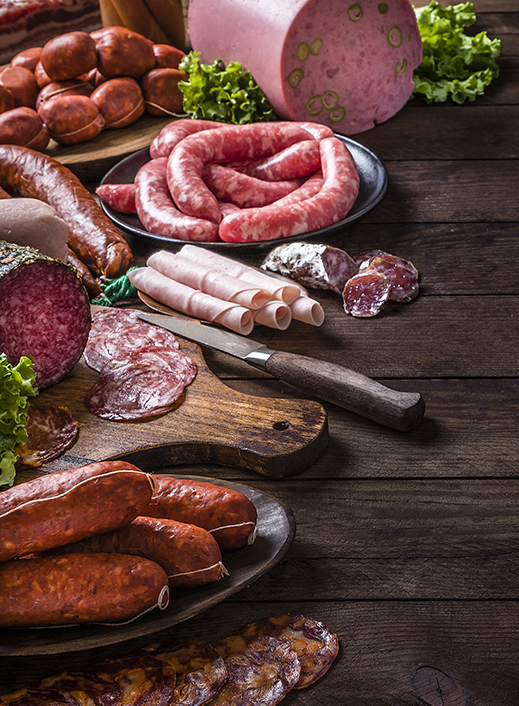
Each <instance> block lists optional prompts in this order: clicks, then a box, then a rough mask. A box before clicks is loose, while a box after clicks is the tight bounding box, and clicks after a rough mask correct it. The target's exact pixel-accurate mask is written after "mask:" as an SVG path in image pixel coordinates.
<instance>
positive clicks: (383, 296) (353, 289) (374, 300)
mask: <svg viewBox="0 0 519 706" xmlns="http://www.w3.org/2000/svg"><path fill="white" fill-rule="evenodd" d="M390 293H391V289H390V286H389V281H388V279H387V277H386V276H385V275H383V274H382V273H380V272H374V271H369V272H362V273H359V274H357V275H354V276H353V277H352V278H351V279H349V280H348V281H347V282H346V285H345V287H344V291H343V293H342V299H343V302H344V311H345V312H346V313H347V314H351V315H352V316H356V317H360V318H364V317H370V316H376V315H377V314H378V313H379V312H380V310H381V309H382V307H383V306H384V304H385V303H386V302H387V300H388V299H389V295H390Z"/></svg>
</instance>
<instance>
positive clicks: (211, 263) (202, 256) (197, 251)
mask: <svg viewBox="0 0 519 706" xmlns="http://www.w3.org/2000/svg"><path fill="white" fill-rule="evenodd" d="M180 254H181V255H182V257H185V258H187V259H188V260H191V261H194V262H197V263H200V264H203V265H206V266H207V267H211V268H213V269H214V270H217V271H218V272H223V273H225V274H227V275H230V276H231V277H237V278H238V279H241V280H244V281H246V282H249V283H251V284H256V285H257V286H259V287H261V288H262V289H265V290H267V292H270V294H271V296H272V298H273V299H279V300H281V301H283V302H285V304H290V302H292V301H294V299H297V297H299V296H300V294H301V289H300V287H299V286H298V285H297V284H295V283H294V282H290V281H289V280H285V281H282V280H280V279H278V278H275V277H271V276H270V275H268V274H266V273H264V272H261V271H260V270H256V269H255V268H254V267H249V266H248V265H244V264H242V263H241V262H238V261H237V260H233V259H231V258H228V257H224V256H223V255H217V254H216V253H213V252H209V251H208V250H205V249H204V248H197V247H196V246H194V245H184V246H183V247H182V248H181V249H180Z"/></svg>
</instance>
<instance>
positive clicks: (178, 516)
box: [143, 474, 257, 550]
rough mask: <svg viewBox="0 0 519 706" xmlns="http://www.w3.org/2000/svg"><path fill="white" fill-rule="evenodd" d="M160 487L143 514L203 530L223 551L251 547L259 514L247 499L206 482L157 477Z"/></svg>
mask: <svg viewBox="0 0 519 706" xmlns="http://www.w3.org/2000/svg"><path fill="white" fill-rule="evenodd" d="M154 478H155V480H156V482H157V487H156V489H155V490H154V491H153V495H152V497H151V501H150V503H149V505H148V507H147V508H146V509H145V510H144V512H143V514H144V515H146V516H147V517H163V518H170V519H172V520H177V521H178V522H187V523H189V524H193V525H197V526H198V527H203V528H204V529H206V530H207V531H208V532H210V533H211V534H212V535H213V537H214V538H215V539H216V541H217V542H218V544H219V545H220V549H222V550H228V549H237V548H238V547H242V546H244V545H245V544H252V542H253V541H254V539H255V536H256V522H257V512H256V507H255V505H254V503H253V502H252V501H251V500H249V499H248V498H247V497H246V496H245V495H243V494H242V493H240V492H238V491H237V490H232V489H230V488H226V487H225V486H220V485H216V484H213V483H208V482H206V481H199V480H190V479H181V478H174V477H173V476H168V475H161V474H158V475H155V476H154Z"/></svg>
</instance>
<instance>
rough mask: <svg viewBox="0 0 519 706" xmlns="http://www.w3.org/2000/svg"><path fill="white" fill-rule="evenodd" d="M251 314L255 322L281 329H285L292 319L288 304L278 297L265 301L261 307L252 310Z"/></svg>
mask: <svg viewBox="0 0 519 706" xmlns="http://www.w3.org/2000/svg"><path fill="white" fill-rule="evenodd" d="M296 301H297V300H296ZM252 315H253V317H254V321H255V322H256V323H257V324H263V325H264V326H270V328H277V329H280V330H281V331H284V330H285V329H287V328H288V327H289V326H290V322H291V321H292V312H291V310H290V306H288V304H285V303H284V302H282V301H279V300H278V299H272V300H271V301H269V302H267V303H266V304H265V306H262V307H261V309H256V310H255V311H253V313H252Z"/></svg>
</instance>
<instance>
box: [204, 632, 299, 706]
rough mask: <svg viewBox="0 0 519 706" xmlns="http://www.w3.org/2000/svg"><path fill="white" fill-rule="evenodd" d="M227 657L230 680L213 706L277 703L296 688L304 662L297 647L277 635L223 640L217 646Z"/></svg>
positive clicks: (269, 705)
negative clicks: (302, 662) (300, 659)
mask: <svg viewBox="0 0 519 706" xmlns="http://www.w3.org/2000/svg"><path fill="white" fill-rule="evenodd" d="M215 648H216V651H217V652H218V653H219V654H220V655H221V656H222V657H223V658H224V662H225V666H226V667H227V671H228V673H229V680H228V682H227V684H226V685H225V686H224V687H223V689H222V690H221V691H220V692H219V694H218V695H217V697H216V698H215V699H214V700H213V701H212V706H260V705H261V706H274V705H275V704H277V703H279V702H280V701H281V699H283V698H284V697H285V696H286V695H287V694H288V692H289V691H290V690H291V689H293V688H294V686H295V685H296V684H297V682H298V680H299V676H300V674H301V665H300V663H299V659H298V657H297V654H296V653H295V652H294V650H292V649H290V647H289V646H288V645H287V644H286V643H285V642H282V641H281V640H278V639H277V638H275V637H265V636H259V637H257V638H256V639H255V640H253V641H251V642H249V641H248V640H242V639H238V640H236V639H235V636H233V637H230V638H226V639H224V640H221V641H220V642H218V643H217V644H216V645H215Z"/></svg>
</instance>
